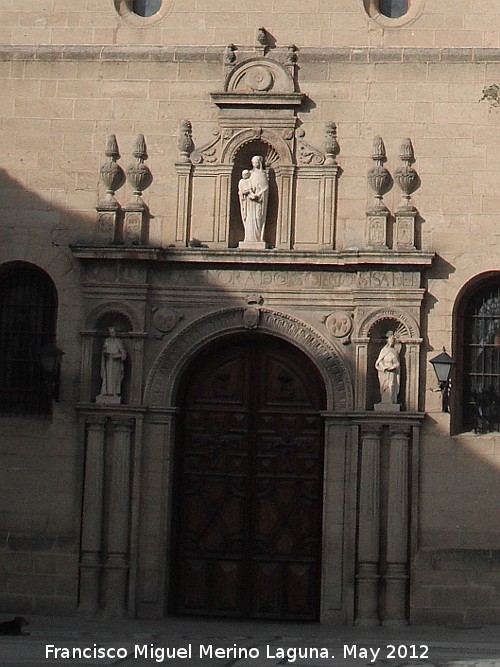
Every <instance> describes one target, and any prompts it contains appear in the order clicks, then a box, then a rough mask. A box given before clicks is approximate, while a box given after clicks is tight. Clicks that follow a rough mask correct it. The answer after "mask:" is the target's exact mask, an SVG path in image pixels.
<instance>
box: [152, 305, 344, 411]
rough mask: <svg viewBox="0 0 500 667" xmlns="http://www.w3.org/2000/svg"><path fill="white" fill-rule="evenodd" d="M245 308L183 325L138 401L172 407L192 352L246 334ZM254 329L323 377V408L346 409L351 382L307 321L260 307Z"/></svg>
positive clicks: (337, 355)
mask: <svg viewBox="0 0 500 667" xmlns="http://www.w3.org/2000/svg"><path fill="white" fill-rule="evenodd" d="M245 310H246V308H244V307H243V308H232V309H228V310H222V311H218V312H215V313H210V314H209V315H206V316H205V317H202V318H201V319H198V320H196V321H195V322H194V323H193V324H191V325H190V326H188V327H187V328H185V329H183V330H182V331H181V332H180V333H179V334H178V335H177V336H176V337H175V338H173V339H172V340H171V341H169V342H168V343H167V345H166V346H165V348H164V349H163V350H162V352H161V353H160V354H159V355H158V357H157V359H156V361H155V363H154V364H153V367H152V369H151V371H150V373H149V376H148V378H147V381H146V389H145V394H144V404H145V405H147V406H148V407H152V408H161V407H162V406H166V407H169V406H172V405H173V404H174V400H175V399H174V396H175V391H176V388H177V384H178V381H179V379H180V377H181V375H182V373H183V371H184V369H185V368H186V366H187V365H188V364H189V362H190V361H191V359H192V358H193V357H194V355H195V354H196V353H197V352H198V351H199V350H201V349H202V348H203V347H204V346H205V345H206V344H208V343H210V342H213V341H215V340H217V339H219V338H222V337H223V336H226V335H228V334H234V333H248V329H247V327H246V326H245V320H244V313H245ZM257 330H258V331H259V332H262V333H266V334H270V335H272V336H275V337H279V338H282V339H284V340H287V341H288V342H290V343H292V344H293V345H295V346H296V347H297V348H299V349H300V350H302V351H303V352H304V353H305V354H306V355H307V356H308V357H309V358H310V359H311V361H312V362H313V363H315V364H316V366H317V367H318V369H319V371H320V373H321V375H322V376H323V378H324V381H325V388H326V392H327V401H328V409H329V410H333V409H334V410H335V411H339V410H340V411H344V410H349V409H352V406H353V385H352V379H351V377H350V373H349V371H348V368H347V366H346V364H345V361H344V359H343V357H342V355H341V354H340V352H339V351H338V350H337V349H336V348H335V347H334V345H332V344H331V343H330V342H329V341H327V340H326V339H325V338H324V337H323V336H322V335H321V334H319V333H318V332H317V331H316V330H315V329H313V328H312V327H311V326H310V325H308V324H306V323H305V322H302V321H301V320H298V319H296V318H295V317H292V316H290V315H288V314H286V313H282V312H278V311H271V310H267V309H264V308H262V309H260V318H259V323H258V327H257Z"/></svg>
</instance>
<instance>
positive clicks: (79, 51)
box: [0, 44, 500, 64]
mask: <svg viewBox="0 0 500 667" xmlns="http://www.w3.org/2000/svg"><path fill="white" fill-rule="evenodd" d="M224 51H225V47H224V46H182V47H180V46H127V45H118V46H111V45H109V46H108V45H105V46H103V45H70V46H64V45H55V46H51V45H42V46H38V45H15V46H10V45H5V44H3V45H0V61H10V60H25V61H30V60H34V61H41V62H43V61H49V62H50V61H62V62H72V61H103V62H122V61H125V62H127V61H130V62H135V61H145V62H179V63H180V62H207V63H217V64H220V63H221V62H222V58H223V54H224ZM237 54H238V58H239V59H241V58H246V57H250V56H251V55H252V54H255V51H253V50H251V49H248V48H245V47H242V48H239V49H238V50H237ZM285 54H286V49H284V48H283V47H279V48H277V49H273V51H272V53H271V54H270V55H271V56H272V57H274V58H281V57H285ZM298 57H299V62H301V63H314V62H352V63H390V62H394V63H484V62H498V61H500V48H482V47H464V48H438V47H434V48H429V47H422V48H420V47H388V48H378V47H338V48H336V47H331V48H327V47H325V48H316V47H303V48H300V49H298Z"/></svg>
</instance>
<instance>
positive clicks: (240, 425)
mask: <svg viewBox="0 0 500 667" xmlns="http://www.w3.org/2000/svg"><path fill="white" fill-rule="evenodd" d="M179 399H180V401H179V405H180V406H181V409H182V415H181V419H180V424H181V426H180V428H179V434H178V442H177V460H176V494H175V506H174V517H175V518H174V524H175V525H174V526H173V535H174V537H175V546H174V559H173V562H174V566H173V572H172V580H171V583H172V591H173V595H172V600H171V608H172V611H174V612H175V613H181V614H204V615H219V616H234V617H249V618H275V619H279V618H282V619H309V620H314V619H317V618H318V617H319V603H320V570H321V522H322V497H323V488H322V480H323V433H322V422H321V416H320V411H321V410H323V409H325V406H326V396H325V388H324V383H323V380H322V378H321V376H320V374H319V372H318V371H317V369H316V367H315V366H314V365H313V364H312V363H311V361H310V360H309V358H308V357H307V356H306V355H305V354H304V353H302V352H301V351H299V350H297V349H296V348H295V347H294V346H292V345H290V344H289V343H286V342H284V341H282V340H279V339H277V338H273V337H271V336H265V335H257V334H254V335H252V334H248V335H246V336H240V335H238V336H232V337H227V338H225V339H224V340H222V341H219V342H217V343H215V344H213V345H211V346H210V347H209V348H205V349H204V350H203V351H202V353H201V354H199V355H198V356H197V357H196V359H194V361H193V362H192V363H191V365H190V367H189V368H188V370H187V372H186V373H185V375H184V381H183V383H182V386H181V388H180V393H179Z"/></svg>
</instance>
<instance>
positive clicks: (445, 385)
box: [429, 347, 455, 412]
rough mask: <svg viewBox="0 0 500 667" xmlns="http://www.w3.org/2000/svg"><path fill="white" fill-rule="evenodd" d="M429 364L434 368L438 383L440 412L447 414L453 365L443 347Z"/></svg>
mask: <svg viewBox="0 0 500 667" xmlns="http://www.w3.org/2000/svg"><path fill="white" fill-rule="evenodd" d="M429 362H430V363H431V364H432V367H433V368H434V372H435V373H436V377H437V380H438V382H439V388H440V390H441V401H442V408H441V409H442V411H443V412H449V411H450V409H449V402H448V398H449V394H450V374H451V367H452V366H453V364H454V363H455V362H454V361H453V359H452V358H451V357H450V355H449V354H448V352H446V350H445V348H444V347H443V351H442V352H441V353H440V354H438V355H437V357H434V359H430V360H429Z"/></svg>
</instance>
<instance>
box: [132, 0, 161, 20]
mask: <svg viewBox="0 0 500 667" xmlns="http://www.w3.org/2000/svg"><path fill="white" fill-rule="evenodd" d="M161 3H162V0H134V2H133V11H134V14H137V15H138V16H144V17H147V16H154V15H155V14H157V13H158V12H159V11H160V9H161Z"/></svg>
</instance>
